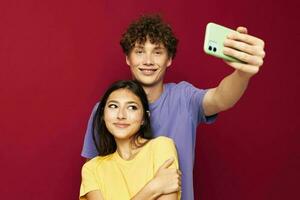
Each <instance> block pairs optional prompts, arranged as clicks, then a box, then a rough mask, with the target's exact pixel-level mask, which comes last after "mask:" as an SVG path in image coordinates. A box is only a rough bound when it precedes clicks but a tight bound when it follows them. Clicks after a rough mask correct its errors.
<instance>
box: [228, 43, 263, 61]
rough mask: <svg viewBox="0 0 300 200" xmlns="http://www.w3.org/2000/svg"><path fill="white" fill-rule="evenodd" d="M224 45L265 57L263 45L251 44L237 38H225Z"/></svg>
mask: <svg viewBox="0 0 300 200" xmlns="http://www.w3.org/2000/svg"><path fill="white" fill-rule="evenodd" d="M224 46H225V47H231V48H234V49H237V50H239V51H243V52H245V53H248V54H251V55H255V56H259V57H262V58H264V56H265V52H264V50H263V49H262V48H261V47H259V46H253V45H249V44H247V43H244V42H240V41H236V40H231V39H225V40H224Z"/></svg>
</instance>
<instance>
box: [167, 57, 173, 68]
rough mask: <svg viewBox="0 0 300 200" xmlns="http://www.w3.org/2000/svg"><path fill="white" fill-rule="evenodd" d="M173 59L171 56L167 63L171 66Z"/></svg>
mask: <svg viewBox="0 0 300 200" xmlns="http://www.w3.org/2000/svg"><path fill="white" fill-rule="evenodd" d="M172 60H173V59H172V57H170V58H169V60H168V63H167V67H169V66H171V64H172Z"/></svg>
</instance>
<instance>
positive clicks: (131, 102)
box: [107, 100, 138, 105]
mask: <svg viewBox="0 0 300 200" xmlns="http://www.w3.org/2000/svg"><path fill="white" fill-rule="evenodd" d="M107 103H119V102H118V101H116V100H110V101H108V102H107ZM126 104H136V105H138V103H137V102H135V101H126Z"/></svg>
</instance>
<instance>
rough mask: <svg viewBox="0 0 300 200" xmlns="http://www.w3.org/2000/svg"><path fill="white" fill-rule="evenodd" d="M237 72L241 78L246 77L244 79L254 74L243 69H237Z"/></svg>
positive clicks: (248, 78)
mask: <svg viewBox="0 0 300 200" xmlns="http://www.w3.org/2000/svg"><path fill="white" fill-rule="evenodd" d="M235 73H236V74H237V75H238V76H239V77H240V78H241V79H244V80H247V81H248V80H250V78H251V77H252V76H253V75H254V74H251V73H248V72H244V71H241V70H238V69H237V70H235Z"/></svg>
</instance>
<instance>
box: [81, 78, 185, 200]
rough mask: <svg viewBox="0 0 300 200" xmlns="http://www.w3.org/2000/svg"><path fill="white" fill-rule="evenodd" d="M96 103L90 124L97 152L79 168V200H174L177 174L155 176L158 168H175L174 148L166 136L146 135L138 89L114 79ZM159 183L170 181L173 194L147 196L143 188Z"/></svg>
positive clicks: (143, 96)
mask: <svg viewBox="0 0 300 200" xmlns="http://www.w3.org/2000/svg"><path fill="white" fill-rule="evenodd" d="M100 102H101V103H100V104H99V106H98V109H97V111H96V115H95V118H94V123H93V124H94V130H95V133H97V134H98V135H97V137H95V140H96V143H97V148H98V152H99V156H98V157H96V158H94V159H92V160H90V161H88V162H87V163H85V164H84V166H83V167H82V182H81V187H80V199H88V200H123V199H124V200H129V199H132V200H133V199H160V200H161V199H169V200H175V199H176V200H177V199H180V194H179V193H180V192H178V191H180V184H181V179H180V176H178V177H175V179H172V180H163V178H162V177H163V176H161V175H160V176H158V177H159V178H157V180H156V179H155V177H156V176H157V174H158V173H161V172H162V170H163V168H174V170H178V160H177V152H176V148H175V146H174V143H173V141H172V140H171V139H169V138H167V137H163V136H160V137H157V138H155V139H151V138H152V136H151V126H150V116H149V115H150V113H149V108H148V101H147V96H146V94H145V92H144V90H143V88H142V87H141V86H140V85H139V84H138V83H137V82H136V81H118V82H116V83H114V84H112V85H111V87H110V88H109V89H108V90H107V91H106V93H105V94H104V96H103V97H102V99H101V101H100ZM166 160H167V161H166ZM173 160H174V161H173ZM160 181H172V182H174V186H175V187H177V188H176V189H175V191H177V192H171V193H169V194H167V195H159V196H151V193H149V191H150V190H147V189H145V188H146V186H147V187H148V188H149V185H150V184H149V183H151V187H152V188H153V187H160V186H161V185H164V184H160ZM147 191H148V193H147ZM170 191H174V188H173V189H172V190H170Z"/></svg>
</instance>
